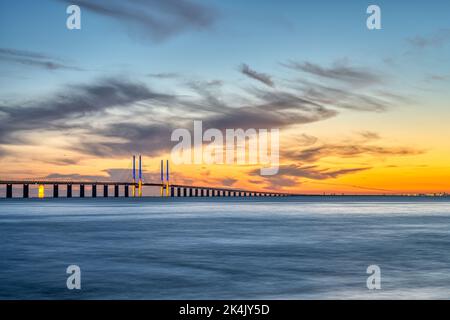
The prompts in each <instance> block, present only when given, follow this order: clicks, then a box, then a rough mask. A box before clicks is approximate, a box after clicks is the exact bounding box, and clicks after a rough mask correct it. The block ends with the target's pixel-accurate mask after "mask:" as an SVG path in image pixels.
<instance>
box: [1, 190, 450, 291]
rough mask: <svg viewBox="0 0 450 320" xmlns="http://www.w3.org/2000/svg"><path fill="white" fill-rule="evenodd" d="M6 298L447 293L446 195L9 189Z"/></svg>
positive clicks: (4, 226) (449, 231)
mask: <svg viewBox="0 0 450 320" xmlns="http://www.w3.org/2000/svg"><path fill="white" fill-rule="evenodd" d="M72 264H75V265H78V266H79V267H80V268H81V290H68V289H67V287H66V280H67V277H68V276H69V275H68V274H66V268H67V266H69V265H72ZM373 264H375V265H378V266H379V267H380V268H381V286H382V288H381V290H368V289H367V287H366V280H367V277H368V276H369V275H368V274H367V273H366V269H367V267H368V266H369V265H373ZM0 298H1V299H311V298H312V299H316V298H319V299H330V298H338V299H340V298H350V299H403V298H411V299H415V298H417V299H422V298H425V299H427V298H437V299H449V298H450V201H448V200H445V199H436V200H432V199H429V200H427V199H416V198H388V197H379V198H377V197H368V198H364V197H355V198H351V197H343V198H338V197H336V198H323V197H301V198H300V197H299V198H283V199H275V198H273V199H272V198H267V199H253V200H251V199H224V198H222V199H221V198H219V199H207V200H206V199H203V200H202V199H164V200H161V199H87V198H85V199H45V200H39V199H12V200H4V199H3V200H0Z"/></svg>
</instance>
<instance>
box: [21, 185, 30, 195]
mask: <svg viewBox="0 0 450 320" xmlns="http://www.w3.org/2000/svg"><path fill="white" fill-rule="evenodd" d="M23 197H24V198H29V197H30V187H29V185H28V184H24V185H23Z"/></svg>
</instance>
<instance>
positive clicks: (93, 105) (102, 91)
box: [0, 78, 171, 143]
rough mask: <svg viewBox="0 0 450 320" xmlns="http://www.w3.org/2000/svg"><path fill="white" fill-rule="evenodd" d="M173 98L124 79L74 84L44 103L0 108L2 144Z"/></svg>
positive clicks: (41, 101)
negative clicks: (25, 133) (26, 134)
mask: <svg viewBox="0 0 450 320" xmlns="http://www.w3.org/2000/svg"><path fill="white" fill-rule="evenodd" d="M170 99H171V97H170V96H168V95H164V94H159V93H156V92H153V91H151V90H150V89H149V88H147V87H146V86H145V85H143V84H140V83H136V82H129V81H126V80H123V79H120V80H119V79H113V78H105V79H101V80H99V81H98V82H96V83H93V84H83V85H72V86H70V89H68V90H67V91H62V92H58V93H56V94H55V95H54V96H51V97H48V98H46V99H43V100H38V99H36V100H33V102H28V103H21V102H18V103H17V104H13V105H9V106H5V105H0V112H1V113H2V114H3V116H2V117H1V118H0V142H3V143H18V142H19V141H20V140H21V136H20V135H18V134H17V133H18V132H22V131H30V130H52V129H53V130H61V129H67V128H71V127H80V126H81V127H86V126H87V124H86V123H82V124H81V125H80V124H71V121H76V120H79V119H82V118H83V117H88V116H90V115H91V116H93V115H99V114H101V113H102V112H105V111H106V110H108V109H110V108H113V107H118V106H119V107H121V108H127V106H130V105H131V104H133V103H136V102H139V101H142V100H160V101H168V100H170Z"/></svg>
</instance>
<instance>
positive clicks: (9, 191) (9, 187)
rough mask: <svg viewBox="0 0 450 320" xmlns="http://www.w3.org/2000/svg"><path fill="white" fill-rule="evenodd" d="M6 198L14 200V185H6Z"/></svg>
mask: <svg viewBox="0 0 450 320" xmlns="http://www.w3.org/2000/svg"><path fill="white" fill-rule="evenodd" d="M6 197H7V198H12V184H7V185H6Z"/></svg>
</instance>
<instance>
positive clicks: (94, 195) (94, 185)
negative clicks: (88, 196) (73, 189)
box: [92, 184, 97, 198]
mask: <svg viewBox="0 0 450 320" xmlns="http://www.w3.org/2000/svg"><path fill="white" fill-rule="evenodd" d="M92 198H97V185H96V184H93V185H92Z"/></svg>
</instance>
